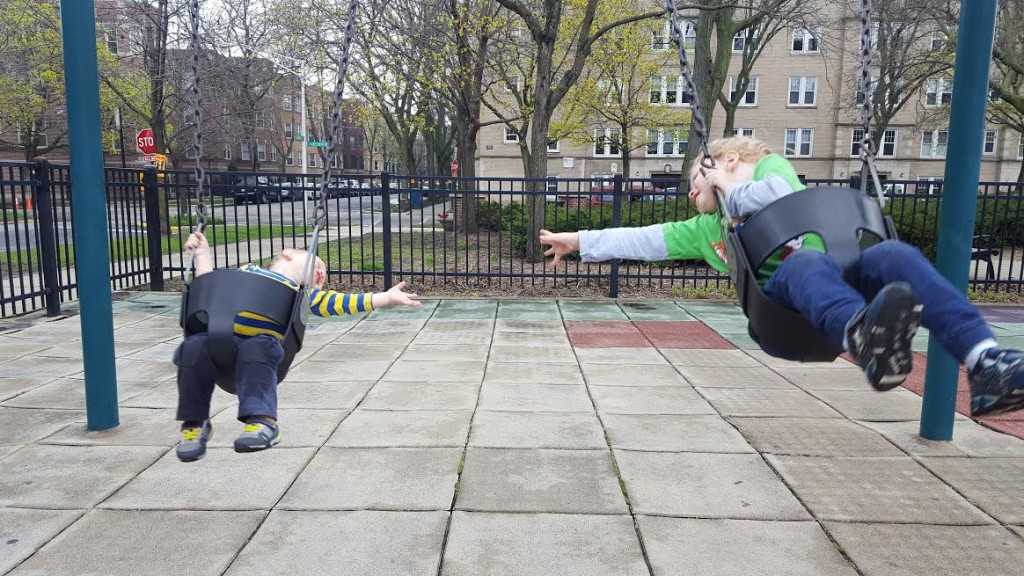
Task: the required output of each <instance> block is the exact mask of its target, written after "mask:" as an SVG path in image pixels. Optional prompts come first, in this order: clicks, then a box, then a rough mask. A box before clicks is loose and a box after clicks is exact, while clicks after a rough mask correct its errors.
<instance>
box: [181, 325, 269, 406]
mask: <svg viewBox="0 0 1024 576" xmlns="http://www.w3.org/2000/svg"><path fill="white" fill-rule="evenodd" d="M208 340H209V338H208V337H207V335H206V334H205V333H200V334H193V335H192V336H189V337H188V338H185V340H184V341H182V343H181V345H179V346H178V349H177V350H175V352H174V364H175V366H177V367H178V416H177V417H178V420H181V421H185V422H187V421H199V420H205V419H207V418H209V417H210V400H211V398H213V387H214V386H215V385H216V377H217V370H216V368H215V367H214V364H213V358H212V357H211V356H210V350H209V347H208V346H207V343H208ZM283 358H284V347H283V346H281V342H280V341H279V340H278V339H277V338H274V337H273V336H266V335H260V336H253V337H251V338H240V337H238V336H235V392H236V393H237V394H238V419H239V420H241V421H243V422H244V421H245V419H246V418H248V417H249V416H270V417H271V418H274V419H276V418H277V367H278V365H279V364H280V363H281V360H282V359H283Z"/></svg>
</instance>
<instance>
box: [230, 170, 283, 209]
mask: <svg viewBox="0 0 1024 576" xmlns="http://www.w3.org/2000/svg"><path fill="white" fill-rule="evenodd" d="M234 186H235V204H245V203H249V202H255V203H256V204H265V203H267V202H270V200H271V197H272V193H271V189H270V179H269V178H267V177H266V176H243V177H241V178H238V179H236V180H235V182H234ZM274 196H276V194H274ZM275 199H276V198H275Z"/></svg>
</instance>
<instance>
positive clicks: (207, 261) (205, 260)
mask: <svg viewBox="0 0 1024 576" xmlns="http://www.w3.org/2000/svg"><path fill="white" fill-rule="evenodd" d="M189 252H192V253H193V254H194V255H193V256H192V277H193V278H198V277H200V276H202V275H203V274H206V273H207V272H210V271H212V270H213V258H212V257H211V256H210V243H209V242H208V241H207V240H206V236H204V235H203V233H202V232H193V233H192V234H191V235H190V236H189V237H188V240H186V241H185V253H189Z"/></svg>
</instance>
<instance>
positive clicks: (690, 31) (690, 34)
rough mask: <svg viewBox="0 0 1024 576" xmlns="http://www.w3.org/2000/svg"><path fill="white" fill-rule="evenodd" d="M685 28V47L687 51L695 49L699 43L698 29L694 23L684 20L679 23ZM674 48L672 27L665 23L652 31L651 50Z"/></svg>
mask: <svg viewBox="0 0 1024 576" xmlns="http://www.w3.org/2000/svg"><path fill="white" fill-rule="evenodd" d="M679 24H680V26H682V27H683V45H684V46H685V47H686V48H687V49H691V48H693V45H694V43H695V42H696V41H697V28H696V26H694V24H693V22H689V21H686V20H683V21H682V22H680V23H679ZM671 48H672V25H671V23H670V22H665V23H664V24H663V25H662V26H661V27H660V28H655V29H654V30H651V50H669V49H671Z"/></svg>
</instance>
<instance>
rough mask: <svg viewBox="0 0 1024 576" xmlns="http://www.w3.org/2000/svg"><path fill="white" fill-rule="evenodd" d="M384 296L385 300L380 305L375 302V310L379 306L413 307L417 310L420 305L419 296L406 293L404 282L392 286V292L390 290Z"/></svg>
mask: <svg viewBox="0 0 1024 576" xmlns="http://www.w3.org/2000/svg"><path fill="white" fill-rule="evenodd" d="M382 296H383V298H382V301H381V303H380V304H379V305H378V304H377V303H376V302H374V304H373V307H374V308H377V307H378V306H380V307H384V306H412V307H413V308H415V307H417V306H419V305H420V301H419V296H418V295H417V294H415V293H413V292H406V291H405V281H404V280H403V281H402V282H399V283H398V284H395V285H394V286H392V287H391V290H388V291H387V292H385V293H384V294H382Z"/></svg>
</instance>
